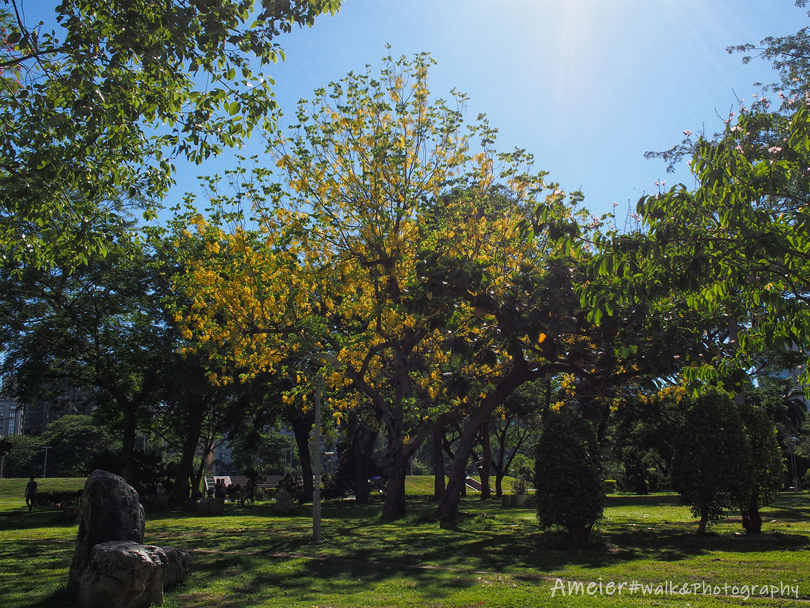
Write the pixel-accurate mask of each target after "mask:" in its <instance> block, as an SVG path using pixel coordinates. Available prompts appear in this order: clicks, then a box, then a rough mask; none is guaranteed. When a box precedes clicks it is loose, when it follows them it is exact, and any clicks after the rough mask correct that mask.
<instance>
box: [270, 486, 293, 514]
mask: <svg viewBox="0 0 810 608" xmlns="http://www.w3.org/2000/svg"><path fill="white" fill-rule="evenodd" d="M274 511H275V513H276V515H293V514H294V513H295V501H294V500H293V497H292V494H290V493H289V492H288V491H287V490H279V493H278V494H276V505H275V507H274Z"/></svg>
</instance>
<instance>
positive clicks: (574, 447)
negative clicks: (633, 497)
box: [535, 408, 605, 543]
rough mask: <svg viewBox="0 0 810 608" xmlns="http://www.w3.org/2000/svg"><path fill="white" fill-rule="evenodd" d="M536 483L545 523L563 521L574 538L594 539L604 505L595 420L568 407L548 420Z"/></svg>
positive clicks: (540, 444) (539, 511)
mask: <svg viewBox="0 0 810 608" xmlns="http://www.w3.org/2000/svg"><path fill="white" fill-rule="evenodd" d="M535 488H537V517H538V520H539V522H540V525H541V526H542V527H543V528H549V527H551V526H554V525H557V526H563V527H565V528H567V529H568V533H569V536H570V537H571V539H572V540H574V542H577V543H585V542H587V541H588V540H590V535H591V530H592V529H593V525H594V524H595V523H596V522H597V521H598V520H599V519H600V518H601V517H602V510H603V509H604V496H605V495H604V488H603V485H602V479H601V466H600V459H599V449H598V446H597V443H596V437H595V435H594V433H593V430H592V429H591V427H590V425H589V424H588V423H587V422H586V421H585V420H583V419H582V418H581V417H580V416H578V415H577V414H576V413H573V412H570V411H568V410H567V409H566V408H564V409H563V410H562V411H561V412H559V413H557V412H550V413H549V414H548V415H547V416H546V418H545V420H544V421H543V427H542V432H541V434H540V439H539V441H538V443H537V463H536V465H535Z"/></svg>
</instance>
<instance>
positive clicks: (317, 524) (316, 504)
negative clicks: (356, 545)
mask: <svg viewBox="0 0 810 608" xmlns="http://www.w3.org/2000/svg"><path fill="white" fill-rule="evenodd" d="M322 381H323V377H322V376H321V373H320V372H318V375H317V376H315V483H314V484H313V488H312V542H313V543H319V542H321V382H322Z"/></svg>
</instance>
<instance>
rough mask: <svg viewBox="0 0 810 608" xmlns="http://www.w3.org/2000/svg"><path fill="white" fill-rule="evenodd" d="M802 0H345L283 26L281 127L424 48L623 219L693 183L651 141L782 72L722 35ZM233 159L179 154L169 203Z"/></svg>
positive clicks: (566, 178) (445, 86) (785, 13)
mask: <svg viewBox="0 0 810 608" xmlns="http://www.w3.org/2000/svg"><path fill="white" fill-rule="evenodd" d="M39 2H41V0H34V2H33V3H32V2H28V3H27V4H28V5H29V6H31V5H32V4H33V5H38V3H39ZM46 3H47V4H50V5H53V2H51V1H50V0H47V2H43V3H42V4H39V5H38V6H35V7H34V10H36V11H37V12H39V10H41V9H42V8H44V5H45V4H46ZM806 11H807V9H800V8H797V7H795V6H794V2H793V0H344V2H343V6H342V8H341V10H340V12H339V13H338V14H336V15H335V16H334V17H330V16H328V15H327V16H322V17H320V18H318V19H317V20H316V23H315V26H314V27H313V28H305V29H302V30H296V31H294V32H293V33H292V34H289V35H286V36H284V37H282V38H279V42H280V43H281V45H282V46H283V48H284V49H285V51H286V55H287V59H286V61H285V62H284V63H283V64H278V65H276V66H271V67H270V68H268V70H267V72H268V73H269V74H270V75H271V76H272V77H273V78H274V79H275V81H276V86H275V93H276V97H277V100H278V102H279V104H280V106H281V108H282V110H283V111H284V112H285V114H286V117H282V119H281V121H280V124H281V125H282V126H286V125H288V124H290V123H292V122H294V115H295V108H296V102H297V101H298V99H300V98H302V97H305V98H306V97H310V96H311V93H312V91H313V90H314V89H316V88H318V87H322V86H325V85H327V84H328V83H329V82H330V81H333V80H337V79H340V78H342V77H343V76H345V75H346V74H347V73H348V72H349V71H352V70H353V71H363V70H364V69H365V65H366V64H370V65H371V66H372V68H373V70H374V71H377V68H379V67H380V58H381V57H383V56H384V55H385V54H386V49H385V45H386V44H390V45H391V47H392V48H391V53H392V54H393V55H395V56H398V55H402V54H405V55H411V54H413V53H417V52H422V51H427V52H430V53H431V54H432V56H433V58H434V59H435V60H436V61H437V65H436V66H435V67H434V68H433V70H432V72H431V80H430V87H431V92H432V93H433V94H434V95H436V96H441V97H447V96H448V95H449V92H450V90H451V89H453V88H456V89H458V90H459V91H462V92H465V93H467V94H468V96H469V103H468V112H467V117H468V120H470V121H472V120H473V119H474V118H475V116H477V114H478V113H482V112H483V113H486V114H487V116H488V117H489V120H490V124H491V125H492V126H493V127H496V128H497V129H498V130H499V137H498V143H497V147H498V149H500V150H511V149H513V148H515V147H519V148H525V149H526V150H528V151H529V152H531V153H533V154H534V155H535V159H536V162H535V167H536V168H537V169H538V170H541V169H542V170H547V171H549V172H550V176H549V179H551V180H553V181H557V182H559V183H560V184H561V186H562V187H563V189H565V190H575V189H581V190H582V191H583V192H584V194H585V206H586V207H587V208H588V209H590V210H591V211H592V212H594V213H596V214H601V213H604V212H606V211H610V210H611V209H613V205H614V204H617V205H618V207H617V210H618V215H619V216H620V220H621V219H622V218H623V217H624V214H625V212H626V210H627V208H628V201H629V202H630V204H631V206H633V207H634V206H635V203H636V201H637V200H638V198H639V197H640V196H641V195H642V194H645V193H651V192H655V191H657V187H656V185H655V182H656V181H657V180H666V182H667V187H669V186H670V185H672V184H674V183H675V182H679V181H680V182H684V183H687V185H690V183H691V178H690V176H689V174H688V172H687V171H686V167H684V168H683V169H682V170H681V171H679V172H678V173H676V174H675V175H670V174H667V173H666V172H665V165H664V163H663V162H662V161H659V160H645V159H644V156H643V154H644V152H646V151H648V150H663V149H666V148H669V147H671V146H672V145H674V144H675V143H677V142H679V141H680V140H681V139H682V138H683V134H682V133H683V131H684V130H690V131H694V132H699V131H701V130H702V129H703V128H705V130H706V131H707V132H708V133H713V132H715V131H718V130H720V128H721V127H722V123H721V119H720V116H723V117H725V116H727V115H728V112H729V110H730V109H732V108H733V107H735V106H736V105H737V98H744V99H746V100H750V99H751V96H752V94H753V93H758V92H760V90H759V89H758V88H756V87H754V86H753V85H754V83H755V82H758V81H764V82H772V81H775V80H776V74H775V73H774V72H773V71H772V70H771V69H770V67H769V65H768V64H766V63H764V62H762V61H760V60H755V61H753V62H751V64H749V65H742V64H741V56H740V55H738V54H735V55H729V54H728V53H726V51H725V49H726V47H727V46H729V45H735V44H740V43H745V42H752V43H758V42H759V41H760V40H762V39H763V38H765V37H766V36H770V35H772V36H779V35H785V34H790V33H794V32H795V31H797V30H798V29H800V28H801V27H803V26H804V25H806V24H808V21H810V20H808V17H807V14H806ZM30 13H31V10H29V16H34V15H32V14H30ZM261 149H262V148H261V144H260V143H259V142H256V143H255V144H253V145H251V146H249V148H248V149H247V150H246V151H245V153H247V154H252V153H256V152H258V151H261ZM229 162H230V161H229V159H228V158H227V157H226V158H224V159H215V160H213V161H212V162H210V163H206V164H204V165H203V166H201V167H189V166H188V165H185V164H182V163H178V175H177V178H178V186H177V188H176V189H175V191H174V192H173V193H172V194H171V195H170V198H169V200H168V201H167V203H171V202H176V201H177V200H179V198H180V197H181V196H182V193H183V192H184V191H186V190H193V189H195V187H196V186H195V184H196V180H195V178H194V176H195V175H196V174H211V173H215V172H221V171H222V170H223V168H224V167H226V166H227V163H229Z"/></svg>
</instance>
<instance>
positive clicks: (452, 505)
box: [436, 366, 531, 524]
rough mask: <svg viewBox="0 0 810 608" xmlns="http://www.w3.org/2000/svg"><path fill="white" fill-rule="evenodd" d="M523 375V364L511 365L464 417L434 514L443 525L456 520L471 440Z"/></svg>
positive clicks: (470, 450) (472, 444)
mask: <svg viewBox="0 0 810 608" xmlns="http://www.w3.org/2000/svg"><path fill="white" fill-rule="evenodd" d="M530 379H531V378H529V377H527V374H526V369H525V367H523V366H520V367H515V368H513V369H512V371H511V372H510V373H509V375H508V376H507V377H506V378H504V379H503V381H502V382H501V383H500V384H499V385H498V386H497V387H496V389H495V390H494V391H493V392H492V393H490V395H489V396H487V398H486V399H484V401H483V402H482V403H481V405H479V406H478V408H477V409H476V410H475V411H473V413H472V414H471V415H470V417H469V418H468V419H467V424H466V425H465V426H464V430H463V431H462V432H461V437H459V440H458V447H457V448H456V454H455V456H454V457H453V464H452V465H451V467H450V480H449V482H448V484H447V488H446V489H445V492H444V496H443V497H442V500H441V502H440V503H439V507H438V509H437V510H436V516H437V517H438V518H439V519H440V520H441V521H442V523H445V524H452V523H455V522H456V521H457V520H458V516H459V513H458V506H459V503H460V501H461V490H462V488H463V487H464V479H465V477H466V475H465V469H466V466H467V459H468V458H469V457H470V453H471V452H472V449H473V446H474V445H475V439H476V436H477V435H478V432H479V431H480V430H481V427H483V425H484V423H486V421H487V420H488V419H489V417H490V416H491V415H492V412H494V411H495V408H497V407H498V406H499V405H500V404H501V403H503V400H504V399H506V397H508V396H509V394H510V393H511V392H512V391H513V390H515V389H516V388H517V387H518V386H520V385H521V384H523V382H525V381H527V380H530Z"/></svg>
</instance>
